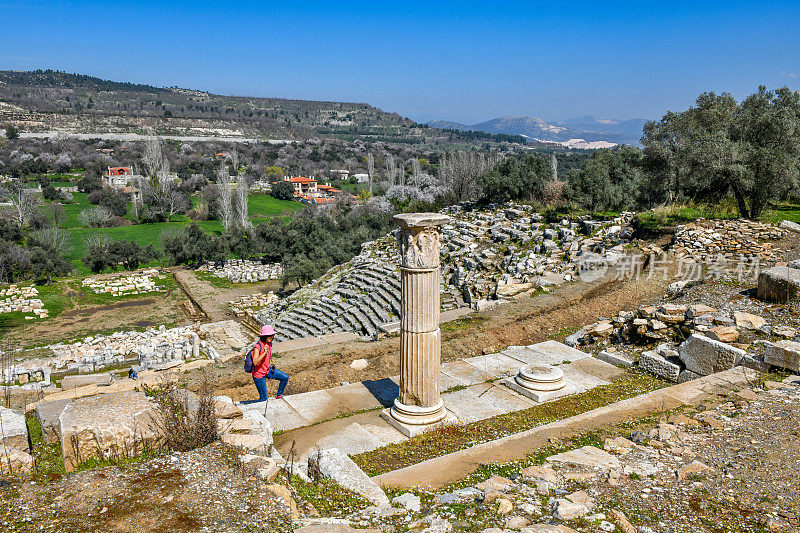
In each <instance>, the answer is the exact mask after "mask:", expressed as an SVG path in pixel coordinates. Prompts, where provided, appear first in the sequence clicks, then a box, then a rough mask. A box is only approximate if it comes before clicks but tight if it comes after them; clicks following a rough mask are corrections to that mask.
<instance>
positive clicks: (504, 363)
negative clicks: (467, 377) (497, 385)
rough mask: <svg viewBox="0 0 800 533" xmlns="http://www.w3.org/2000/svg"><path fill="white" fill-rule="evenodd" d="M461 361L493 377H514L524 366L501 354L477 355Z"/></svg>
mask: <svg viewBox="0 0 800 533" xmlns="http://www.w3.org/2000/svg"><path fill="white" fill-rule="evenodd" d="M462 361H464V362H465V363H467V364H468V365H472V366H474V367H476V368H478V369H479V370H482V371H484V372H488V373H490V374H493V375H495V376H510V375H514V374H516V373H517V372H519V369H520V368H521V367H523V366H524V365H523V364H522V363H520V362H519V361H518V360H516V359H513V358H511V357H508V356H507V355H503V354H502V353H493V354H488V355H479V356H477V357H470V358H468V359H462Z"/></svg>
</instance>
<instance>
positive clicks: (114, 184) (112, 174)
mask: <svg viewBox="0 0 800 533" xmlns="http://www.w3.org/2000/svg"><path fill="white" fill-rule="evenodd" d="M132 179H133V169H132V168H131V167H108V170H106V175H105V176H103V183H104V185H106V186H108V187H111V188H112V189H124V188H125V187H127V186H128V185H129V184H130V182H131V180H132Z"/></svg>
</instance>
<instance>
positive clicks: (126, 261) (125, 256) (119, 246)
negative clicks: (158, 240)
mask: <svg viewBox="0 0 800 533" xmlns="http://www.w3.org/2000/svg"><path fill="white" fill-rule="evenodd" d="M108 253H109V255H110V256H111V262H112V263H113V264H122V265H123V266H124V267H125V270H136V269H137V268H139V265H140V264H141V263H149V262H150V261H153V260H154V259H157V258H158V257H159V255H160V254H159V252H158V250H156V248H155V246H153V245H152V244H148V245H147V246H145V247H144V248H142V247H141V245H140V244H139V243H137V242H134V241H125V240H119V241H114V242H112V243H111V244H110V245H109V247H108Z"/></svg>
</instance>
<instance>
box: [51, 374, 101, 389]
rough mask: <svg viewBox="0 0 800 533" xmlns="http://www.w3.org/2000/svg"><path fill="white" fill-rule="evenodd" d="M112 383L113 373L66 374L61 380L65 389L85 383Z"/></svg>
mask: <svg viewBox="0 0 800 533" xmlns="http://www.w3.org/2000/svg"><path fill="white" fill-rule="evenodd" d="M108 383H111V374H108V373H102V374H81V375H77V376H75V375H70V376H64V379H62V380H61V388H62V389H63V390H70V389H74V388H77V387H83V386H85V385H106V384H108Z"/></svg>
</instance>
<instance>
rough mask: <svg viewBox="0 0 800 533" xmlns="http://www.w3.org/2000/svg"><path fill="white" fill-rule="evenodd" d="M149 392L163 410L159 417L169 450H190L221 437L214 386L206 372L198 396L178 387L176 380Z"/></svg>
mask: <svg viewBox="0 0 800 533" xmlns="http://www.w3.org/2000/svg"><path fill="white" fill-rule="evenodd" d="M146 392H147V395H148V396H150V397H151V398H152V400H153V401H154V402H155V404H156V405H157V406H158V409H159V411H160V414H161V416H160V417H159V418H158V420H159V424H160V425H161V430H162V433H163V435H164V446H165V447H166V448H167V449H169V450H172V451H180V452H187V451H189V450H193V449H195V448H199V447H201V446H205V445H206V444H210V443H212V442H214V441H215V440H217V439H218V438H219V430H218V428H217V418H216V415H215V413H214V400H213V396H212V395H213V388H212V385H211V379H210V377H209V376H208V374H203V377H202V379H201V383H200V394H199V395H198V397H195V396H194V395H193V394H192V393H190V392H188V391H186V390H184V389H181V388H178V386H177V385H176V383H175V382H173V381H168V382H164V383H161V384H159V385H158V386H156V387H152V388H149V387H148V389H147V391H146Z"/></svg>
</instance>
